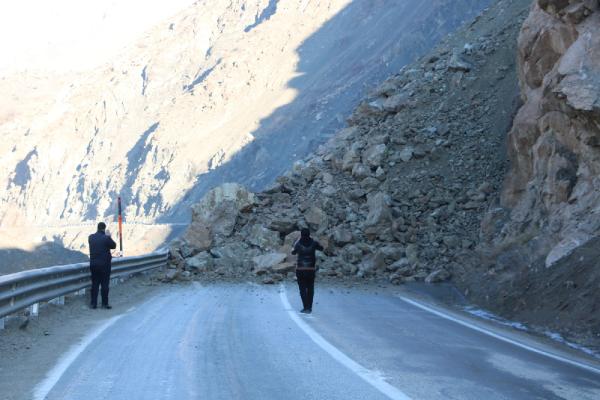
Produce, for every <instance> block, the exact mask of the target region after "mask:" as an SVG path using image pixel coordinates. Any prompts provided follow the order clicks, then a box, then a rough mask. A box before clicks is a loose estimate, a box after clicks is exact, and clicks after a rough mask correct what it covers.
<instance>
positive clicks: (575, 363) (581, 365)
mask: <svg viewBox="0 0 600 400" xmlns="http://www.w3.org/2000/svg"><path fill="white" fill-rule="evenodd" d="M397 297H398V298H399V299H400V300H402V301H404V302H406V303H408V304H411V305H413V306H415V307H417V308H420V309H421V310H424V311H427V312H429V313H431V314H434V315H437V316H438V317H440V318H444V319H447V320H448V321H452V322H455V323H457V324H459V325H462V326H465V327H467V328H469V329H473V330H474V331H477V332H480V333H483V334H484V335H487V336H491V337H493V338H495V339H498V340H501V341H503V342H506V343H510V344H512V345H514V346H517V347H520V348H522V349H525V350H528V351H531V352H533V353H536V354H539V355H542V356H544V357H549V358H552V359H553V360H556V361H560V362H564V363H567V364H570V365H573V366H575V367H579V368H583V369H585V370H587V371H590V372H593V373H595V374H600V369H598V368H596V367H593V366H591V365H588V364H584V363H582V362H579V361H575V360H571V359H569V358H567V357H563V356H559V355H558V354H553V353H550V352H548V351H544V350H541V349H537V348H535V347H532V346H529V345H526V344H525V343H521V342H519V341H517V340H514V339H511V338H508V337H506V336H503V335H500V334H497V333H495V332H492V331H490V330H487V329H485V328H482V327H480V326H477V325H475V324H472V323H470V322H467V321H464V320H461V319H458V318H455V317H452V316H450V315H448V314H444V313H443V312H441V311H438V310H436V309H434V308H431V307H429V306H426V305H424V304H421V303H418V302H416V301H414V300H411V299H407V298H406V297H403V296H397Z"/></svg>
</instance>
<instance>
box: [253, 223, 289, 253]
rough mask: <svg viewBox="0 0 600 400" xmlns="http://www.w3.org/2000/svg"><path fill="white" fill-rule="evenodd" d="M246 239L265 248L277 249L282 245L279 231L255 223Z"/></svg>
mask: <svg viewBox="0 0 600 400" xmlns="http://www.w3.org/2000/svg"><path fill="white" fill-rule="evenodd" d="M246 241H247V242H248V243H250V244H251V245H253V246H256V247H259V248H261V249H263V250H275V249H278V248H279V246H281V240H280V239H279V233H277V232H275V231H272V230H270V229H267V228H265V227H264V226H262V225H254V226H252V228H251V229H250V231H249V233H248V237H247V238H246Z"/></svg>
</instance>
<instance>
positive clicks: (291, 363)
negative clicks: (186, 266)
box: [34, 284, 600, 400]
mask: <svg viewBox="0 0 600 400" xmlns="http://www.w3.org/2000/svg"><path fill="white" fill-rule="evenodd" d="M288 299H289V302H288ZM316 300H317V304H315V307H314V313H313V314H312V315H310V316H306V315H302V314H298V312H297V309H299V308H300V302H299V299H298V296H297V293H296V288H295V287H294V286H293V285H292V284H288V285H287V287H286V289H285V291H282V290H281V288H280V287H277V286H274V287H273V286H270V287H265V286H256V285H250V284H248V285H224V284H223V285H214V286H206V287H200V286H199V285H190V286H187V287H177V286H173V287H170V288H168V289H166V290H164V291H162V292H160V293H159V294H158V295H157V296H155V297H153V298H151V299H150V300H148V301H147V302H145V303H143V304H142V305H140V306H139V307H137V308H136V309H133V310H130V311H129V312H127V313H125V314H122V315H120V316H117V317H114V318H112V319H110V320H108V321H106V322H105V323H104V324H103V326H101V327H99V328H98V329H96V330H95V331H93V332H90V334H89V336H88V337H87V338H86V339H84V340H83V341H82V343H80V344H79V345H77V346H75V347H74V348H73V349H72V350H71V351H70V352H69V353H68V354H66V355H65V356H64V358H63V360H62V361H61V362H60V363H59V364H58V365H57V366H56V367H55V368H54V369H53V370H52V371H50V372H49V374H48V377H47V379H46V380H45V381H43V382H40V383H39V384H38V385H37V387H36V389H35V391H34V392H35V395H34V398H35V399H49V400H55V399H56V400H58V399H60V400H70V399H72V400H80V399H87V400H95V399H111V400H119V399H128V400H135V399H140V400H141V399H144V400H151V399H161V400H163V399H177V400H184V399H215V400H217V399H248V400H252V399H261V400H263V399H285V400H294V399H302V400H309V399H328V400H331V399H343V400H352V399H374V400H375V399H390V398H391V399H419V400H420V399H486V400H494V399H546V400H548V399H578V400H579V399H590V400H591V399H594V400H598V399H600V366H593V365H592V367H591V368H587V369H586V368H583V367H581V366H579V365H577V362H576V361H575V362H574V363H569V362H565V361H563V360H561V359H560V357H558V358H559V359H556V358H551V357H548V356H546V355H544V354H540V353H536V352H534V351H530V350H528V349H526V348H523V347H519V346H517V345H515V344H513V343H510V342H509V341H503V340H499V339H498V338H497V337H493V336H490V335H489V334H485V333H484V332H481V331H478V330H476V329H472V328H471V327H469V326H465V325H464V324H463V325H461V324H460V323H456V322H455V321H452V320H449V319H447V318H444V317H442V316H440V315H436V314H434V313H431V312H429V311H427V310H425V309H422V308H419V307H416V306H415V305H413V304H410V303H408V302H406V301H404V300H403V299H402V298H400V297H399V296H397V295H394V294H393V293H392V292H385V293H379V294H376V293H374V292H372V291H349V290H346V289H342V288H333V287H329V288H322V287H317V299H316ZM290 304H291V305H290ZM98 311H100V310H98ZM450 315H452V314H450ZM469 324H470V322H469ZM476 328H477V326H476ZM484 328H485V329H487V328H486V327H485V326H484ZM529 345H533V346H534V347H535V348H538V347H539V346H538V345H537V344H535V343H534V344H532V343H528V344H527V346H529ZM540 346H541V345H540ZM550 350H552V349H550ZM594 368H598V371H594V370H593V369H594Z"/></svg>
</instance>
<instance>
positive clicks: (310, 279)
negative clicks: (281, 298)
mask: <svg viewBox="0 0 600 400" xmlns="http://www.w3.org/2000/svg"><path fill="white" fill-rule="evenodd" d="M296 278H297V279H298V288H299V289H300V298H301V299H302V306H303V307H304V309H305V310H312V305H313V297H314V295H315V271H314V270H307V271H296Z"/></svg>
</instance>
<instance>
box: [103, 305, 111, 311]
mask: <svg viewBox="0 0 600 400" xmlns="http://www.w3.org/2000/svg"><path fill="white" fill-rule="evenodd" d="M102 308H104V309H106V310H110V309H111V308H112V306H109V305H108V304H102Z"/></svg>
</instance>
